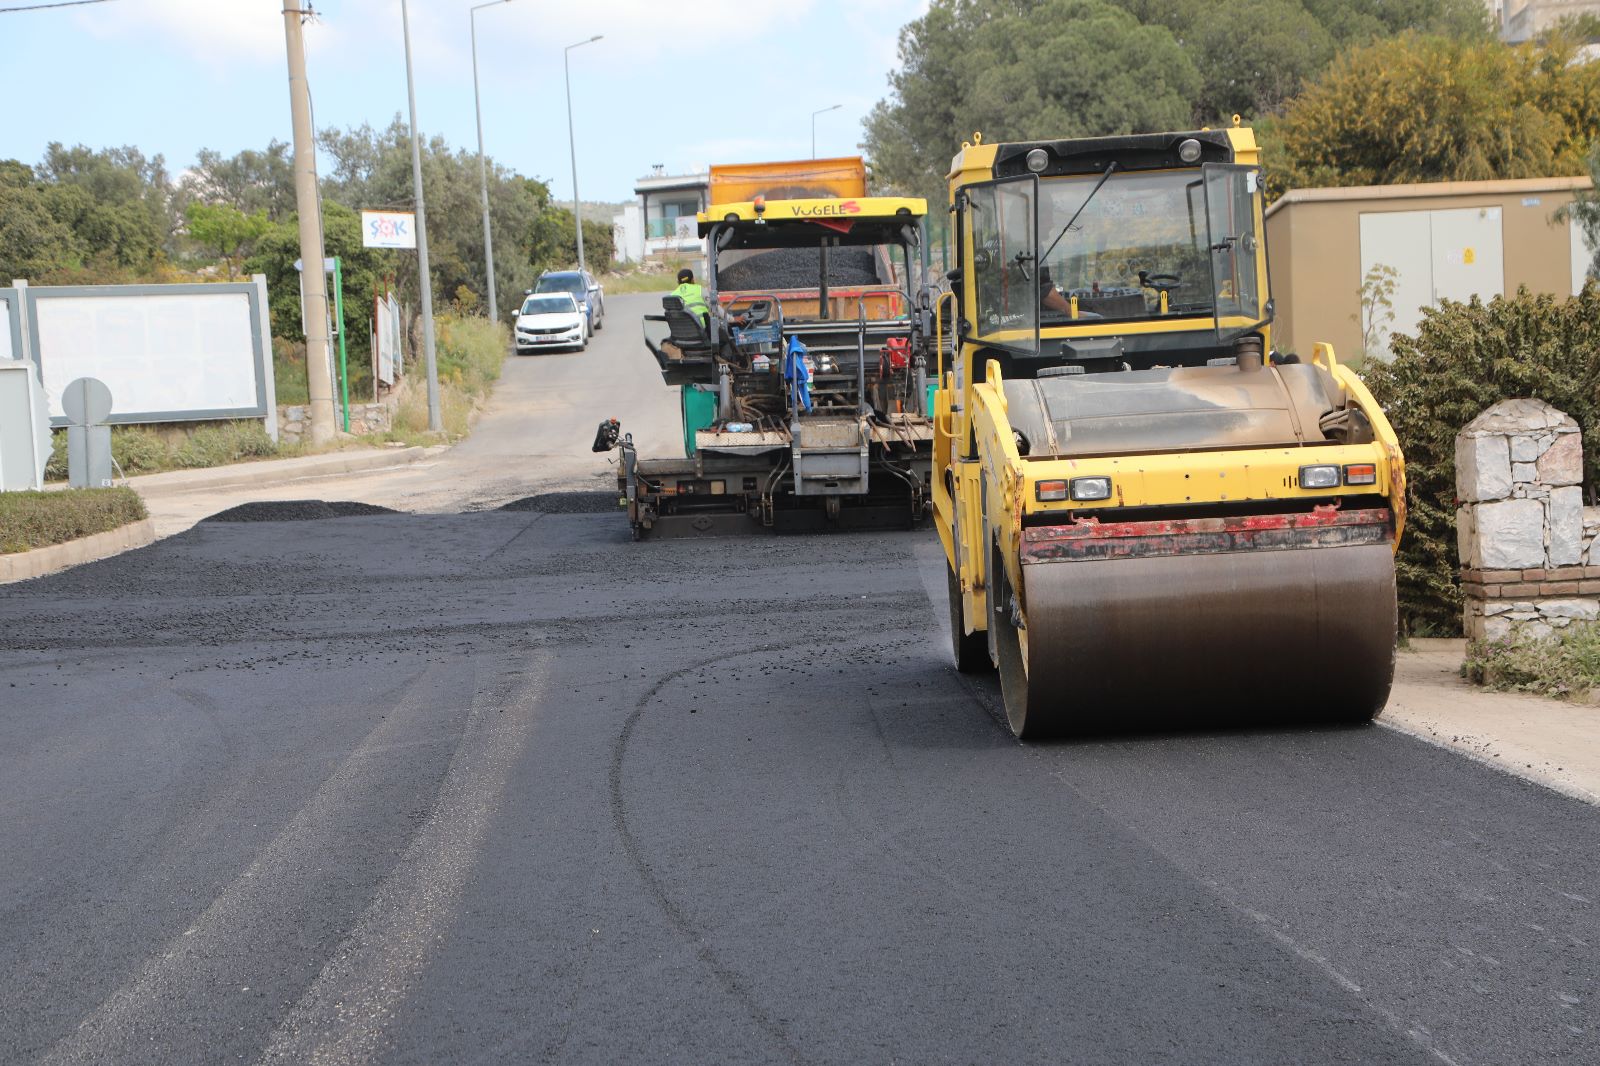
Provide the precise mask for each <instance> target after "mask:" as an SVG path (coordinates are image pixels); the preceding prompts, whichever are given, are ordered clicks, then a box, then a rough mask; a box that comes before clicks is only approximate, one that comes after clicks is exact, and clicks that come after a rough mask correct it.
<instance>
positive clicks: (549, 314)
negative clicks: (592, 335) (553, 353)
mask: <svg viewBox="0 0 1600 1066" xmlns="http://www.w3.org/2000/svg"><path fill="white" fill-rule="evenodd" d="M515 336H516V347H517V354H518V355H526V354H528V353H529V352H536V351H538V350H539V349H541V348H576V349H578V350H579V351H580V352H581V351H583V349H585V348H587V347H588V346H589V326H588V323H587V322H586V321H585V319H584V314H583V310H582V309H581V308H580V307H579V306H578V301H576V300H574V299H573V298H572V294H571V293H566V292H541V293H532V294H530V295H528V296H527V297H526V298H525V299H524V300H523V301H522V308H521V310H519V311H518V312H517V325H516V330H515Z"/></svg>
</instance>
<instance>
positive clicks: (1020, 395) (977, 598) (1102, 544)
mask: <svg viewBox="0 0 1600 1066" xmlns="http://www.w3.org/2000/svg"><path fill="white" fill-rule="evenodd" d="M1258 163H1259V161H1258V154H1257V148H1256V143H1255V138H1254V135H1253V133H1252V131H1251V130H1249V129H1247V128H1243V127H1240V126H1238V125H1237V124H1236V125H1235V126H1234V127H1233V128H1231V129H1225V130H1198V131H1191V132H1181V133H1170V134H1150V135H1138V136H1125V137H1107V138H1095V139H1085V140H1064V141H1036V142H1024V143H1016V144H985V143H983V142H982V141H981V139H980V138H977V137H975V138H974V141H973V143H970V144H964V145H963V146H962V150H961V152H960V154H958V155H957V156H956V157H955V159H954V161H953V163H952V169H951V174H950V189H951V200H950V203H951V210H952V214H953V216H954V218H955V221H956V233H957V248H958V255H959V260H958V264H957V268H956V269H955V270H954V271H952V272H951V276H950V282H951V292H950V293H948V294H947V295H946V296H945V297H944V298H943V299H942V300H941V303H940V306H939V315H938V319H939V321H940V323H941V328H942V323H944V322H950V323H951V329H952V331H953V332H954V334H955V340H954V344H953V351H952V358H951V363H950V365H949V366H947V367H941V368H940V370H939V375H940V378H939V381H940V389H939V391H938V394H937V400H936V406H935V434H934V479H933V492H932V496H933V505H934V514H935V522H936V525H937V528H938V530H939V535H940V538H941V540H942V541H943V543H944V548H945V552H946V556H947V561H948V563H949V587H950V611H951V629H952V643H953V646H954V651H955V655H956V660H957V665H958V667H959V668H960V669H962V670H969V671H970V670H978V669H986V668H989V667H991V666H993V667H998V668H999V670H1000V672H1001V687H1002V690H1003V693H1004V697H1005V703H1006V710H1007V715H1008V718H1009V720H1010V723H1011V726H1012V728H1013V729H1014V730H1015V731H1016V732H1017V733H1018V734H1019V735H1022V736H1035V735H1040V734H1044V733H1050V732H1056V731H1060V730H1063V729H1074V728H1088V727H1102V726H1107V725H1110V726H1115V725H1117V724H1119V723H1121V722H1124V721H1129V720H1133V719H1135V718H1148V717H1151V716H1152V713H1153V716H1154V717H1168V716H1169V715H1170V714H1171V713H1172V712H1173V711H1174V710H1176V709H1178V708H1183V709H1185V710H1186V711H1187V710H1203V709H1205V708H1206V707H1207V706H1212V707H1217V706H1221V707H1226V708H1227V709H1228V710H1229V711H1230V712H1237V713H1241V714H1244V715H1248V716H1250V717H1267V718H1275V719H1276V720H1279V721H1284V720H1292V719H1297V718H1305V717H1315V718H1318V719H1322V720H1327V719H1352V718H1354V719H1362V720H1364V719H1368V718H1371V717H1372V716H1373V715H1375V714H1376V713H1377V712H1378V711H1379V710H1381V709H1382V706H1383V704H1384V702H1385V701H1386V699H1387V695H1388V689H1389V684H1390V680H1391V676H1392V669H1393V648H1394V639H1395V600H1394V566H1393V554H1392V552H1393V547H1394V544H1395V543H1396V542H1397V540H1398V538H1399V535H1400V531H1401V526H1402V524H1403V520H1404V499H1405V492H1404V476H1405V475H1404V465H1403V461H1402V458H1401V453H1400V449H1399V446H1398V442H1397V441H1396V438H1395V436H1394V433H1393V430H1392V429H1391V428H1390V426H1389V424H1388V421H1387V420H1386V419H1385V418H1384V415H1383V412H1382V411H1381V410H1380V409H1379V408H1378V406H1377V404H1376V403H1375V402H1374V401H1373V399H1372V396H1371V394H1370V393H1369V392H1368V391H1367V389H1366V388H1365V386H1364V385H1363V384H1362V383H1361V381H1360V379H1359V378H1358V377H1357V376H1356V375H1355V374H1354V373H1352V372H1351V371H1350V370H1349V369H1348V368H1347V367H1343V366H1341V365H1340V364H1339V362H1338V360H1337V358H1336V356H1335V354H1334V352H1333V350H1332V348H1331V347H1329V346H1328V345H1325V344H1318V345H1316V346H1315V348H1314V350H1313V351H1312V352H1310V353H1306V357H1304V358H1302V357H1301V356H1299V355H1295V354H1291V353H1281V352H1278V351H1277V350H1275V348H1274V346H1273V343H1272V318H1273V303H1272V298H1271V293H1270V291H1269V285H1268V279H1267V258H1266V257H1267V249H1266V245H1265V227H1264V225H1263V222H1262V217H1263V215H1262V208H1263V204H1262V187H1261V182H1260V171H1259V165H1258Z"/></svg>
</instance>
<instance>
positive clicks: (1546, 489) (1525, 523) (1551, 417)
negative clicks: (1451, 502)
mask: <svg viewBox="0 0 1600 1066" xmlns="http://www.w3.org/2000/svg"><path fill="white" fill-rule="evenodd" d="M1456 496H1457V497H1458V498H1459V501H1460V509H1459V510H1458V511H1457V512H1456V529H1457V536H1458V537H1459V545H1458V546H1459V548H1460V554H1461V580H1462V591H1463V593H1464V596H1465V602H1464V604H1463V619H1462V624H1463V628H1464V629H1465V630H1466V634H1467V636H1468V637H1470V638H1472V639H1474V640H1497V639H1500V638H1502V637H1509V636H1513V635H1523V636H1533V637H1545V636H1550V635H1551V634H1552V633H1553V632H1554V631H1555V630H1557V629H1563V628H1565V627H1566V626H1568V625H1571V624H1572V622H1573V621H1574V620H1577V619H1582V620H1594V619H1596V618H1600V543H1597V537H1600V508H1597V507H1585V506H1584V505H1583V435H1582V434H1581V433H1580V432H1579V430H1578V424H1577V423H1576V422H1574V421H1573V420H1572V419H1571V418H1570V417H1568V416H1567V415H1565V414H1562V413H1561V412H1560V411H1557V410H1556V409H1555V408H1553V407H1551V406H1550V405H1549V404H1547V403H1544V402H1543V401H1540V400H1504V401H1502V402H1500V403H1497V404H1495V405H1494V406H1493V407H1491V408H1489V409H1488V410H1487V411H1485V412H1483V414H1481V415H1479V416H1478V417H1477V418H1475V419H1473V420H1472V421H1471V422H1470V423H1468V424H1467V427H1466V428H1465V429H1463V430H1462V431H1461V432H1460V433H1459V434H1457V435H1456Z"/></svg>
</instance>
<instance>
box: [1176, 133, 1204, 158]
mask: <svg viewBox="0 0 1600 1066" xmlns="http://www.w3.org/2000/svg"><path fill="white" fill-rule="evenodd" d="M1178 158H1179V159H1181V160H1183V161H1184V162H1185V163H1198V162H1199V161H1200V142H1199V141H1197V140H1195V139H1194V138H1193V137H1186V138H1184V139H1183V140H1182V141H1180V142H1179V143H1178Z"/></svg>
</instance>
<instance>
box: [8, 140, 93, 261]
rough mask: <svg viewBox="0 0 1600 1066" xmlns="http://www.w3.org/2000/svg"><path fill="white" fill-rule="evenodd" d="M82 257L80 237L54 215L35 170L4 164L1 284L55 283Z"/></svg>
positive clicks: (10, 160)
mask: <svg viewBox="0 0 1600 1066" xmlns="http://www.w3.org/2000/svg"><path fill="white" fill-rule="evenodd" d="M80 255H81V250H80V249H79V248H78V244H77V238H76V237H75V236H74V235H73V233H72V231H71V230H70V229H68V228H67V227H66V226H65V225H63V224H62V223H61V222H59V221H58V220H57V219H56V218H55V217H54V216H53V215H52V214H51V212H50V207H49V204H48V203H47V202H46V200H45V197H44V193H43V191H42V190H41V189H40V187H39V184H38V183H37V182H35V181H34V178H33V169H32V168H31V167H28V166H26V165H24V164H22V163H19V162H17V161H16V160H14V159H8V160H4V161H0V285H9V284H10V283H11V280H12V279H13V278H25V279H27V280H29V281H33V282H36V283H39V282H48V281H51V280H54V278H55V277H56V276H57V275H58V274H60V273H62V272H63V271H65V270H67V269H68V268H70V267H72V266H74V265H75V264H76V263H77V261H78V259H79V257H80Z"/></svg>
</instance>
